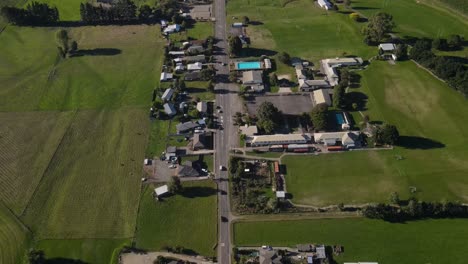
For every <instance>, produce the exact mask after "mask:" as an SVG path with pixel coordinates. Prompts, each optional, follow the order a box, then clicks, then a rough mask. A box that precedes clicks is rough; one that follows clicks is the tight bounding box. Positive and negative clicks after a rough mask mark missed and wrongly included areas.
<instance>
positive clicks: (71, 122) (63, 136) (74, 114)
mask: <svg viewBox="0 0 468 264" xmlns="http://www.w3.org/2000/svg"><path fill="white" fill-rule="evenodd" d="M77 112H78V111H76V110H75V111H74V112H73V117H71V118H70V123H69V124H68V126H67V129H66V130H65V132H64V133H63V135H62V138H61V139H60V142H59V143H58V145H57V147H56V148H55V150H54V153H53V154H52V156H51V158H50V160H49V162H48V163H47V167H46V168H45V169H44V171H43V172H42V175H41V179H40V180H39V182H38V183H37V185H36V188H34V192H33V194H32V195H31V197H30V198H29V201H28V202H27V204H26V206H25V207H24V209H23V211H22V212H21V214H20V215H19V217H24V214H25V212H26V211H27V209H28V208H29V206H30V205H31V201H32V200H33V199H34V197H35V196H36V194H37V190H38V189H39V186H40V185H41V184H42V182H43V180H44V176H45V175H46V173H47V171H48V170H49V168H50V165H51V162H52V160H54V158H55V157H56V155H57V151H58V150H59V148H60V146H61V145H62V143H63V139H64V138H65V136H66V135H67V134H68V132H69V130H70V127H71V125H72V124H73V122H74V120H75V118H76V114H77Z"/></svg>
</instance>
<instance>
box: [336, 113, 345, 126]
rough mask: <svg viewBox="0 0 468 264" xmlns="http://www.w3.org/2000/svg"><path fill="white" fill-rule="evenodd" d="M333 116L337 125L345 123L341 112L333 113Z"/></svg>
mask: <svg viewBox="0 0 468 264" xmlns="http://www.w3.org/2000/svg"><path fill="white" fill-rule="evenodd" d="M335 117H336V122H338V125H342V124H345V123H346V122H345V120H344V117H343V114H342V113H335Z"/></svg>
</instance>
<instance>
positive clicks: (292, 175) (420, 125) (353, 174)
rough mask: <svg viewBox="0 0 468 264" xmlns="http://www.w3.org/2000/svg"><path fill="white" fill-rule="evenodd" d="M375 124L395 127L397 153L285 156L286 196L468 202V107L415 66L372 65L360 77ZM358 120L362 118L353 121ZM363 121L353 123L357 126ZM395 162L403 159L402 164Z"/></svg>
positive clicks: (323, 201) (321, 200)
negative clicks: (411, 197)
mask: <svg viewBox="0 0 468 264" xmlns="http://www.w3.org/2000/svg"><path fill="white" fill-rule="evenodd" d="M361 75H362V79H361V85H362V87H361V88H358V89H350V91H349V92H354V93H363V94H365V95H367V97H368V99H367V104H366V108H367V109H368V110H367V111H364V114H368V115H369V116H370V118H371V120H375V121H383V122H388V123H391V124H395V125H396V126H397V127H398V129H399V131H400V135H401V136H402V137H401V140H400V141H401V142H400V146H397V147H396V148H395V149H394V150H382V151H359V152H347V153H341V154H337V153H333V154H327V155H319V156H304V157H296V156H294V157H292V156H291V157H285V158H284V159H283V163H284V164H286V165H287V170H288V172H287V176H286V182H287V189H288V192H290V193H292V195H293V201H294V202H297V203H304V204H314V205H327V204H337V203H341V202H343V203H345V204H346V203H365V202H381V201H387V199H388V197H389V194H390V193H391V192H393V191H398V192H399V193H400V195H402V197H405V198H407V197H408V196H409V187H410V186H414V187H416V188H417V190H418V191H417V193H416V197H418V198H420V199H423V200H430V201H441V200H443V199H446V200H459V201H468V196H466V193H467V191H468V180H467V178H466V177H465V176H466V175H468V166H467V163H466V160H468V151H467V149H466V147H465V146H466V144H467V136H468V125H467V124H468V117H467V116H466V115H465V114H464V113H466V112H467V111H468V104H467V103H466V100H465V99H464V98H463V97H462V96H461V95H460V94H458V93H457V92H455V91H453V90H452V89H451V88H449V87H448V86H446V85H445V84H443V83H442V82H440V81H438V80H436V79H434V78H433V77H431V76H430V75H429V73H427V72H426V71H424V70H422V69H420V68H418V67H417V66H416V65H415V64H414V63H413V62H399V63H397V65H389V64H388V63H387V62H378V61H374V62H373V63H372V64H371V65H370V67H369V68H368V69H366V70H365V71H363V72H362V73H361ZM353 116H359V114H357V115H353ZM359 121H361V120H359V119H358V120H356V122H359ZM396 156H402V157H403V158H404V159H403V160H398V159H397V158H396Z"/></svg>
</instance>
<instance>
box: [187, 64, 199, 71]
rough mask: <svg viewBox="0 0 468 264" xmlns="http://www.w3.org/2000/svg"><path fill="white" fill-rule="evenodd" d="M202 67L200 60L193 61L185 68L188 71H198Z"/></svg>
mask: <svg viewBox="0 0 468 264" xmlns="http://www.w3.org/2000/svg"><path fill="white" fill-rule="evenodd" d="M202 68H203V64H202V63H201V62H195V63H192V64H188V65H187V70H189V71H199V70H201V69H202Z"/></svg>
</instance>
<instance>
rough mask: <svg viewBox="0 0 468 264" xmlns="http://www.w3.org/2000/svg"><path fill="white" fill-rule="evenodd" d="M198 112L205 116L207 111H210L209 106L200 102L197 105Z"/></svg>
mask: <svg viewBox="0 0 468 264" xmlns="http://www.w3.org/2000/svg"><path fill="white" fill-rule="evenodd" d="M197 110H198V112H200V113H202V114H205V113H206V111H207V110H208V104H207V103H206V102H203V101H202V102H198V103H197Z"/></svg>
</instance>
